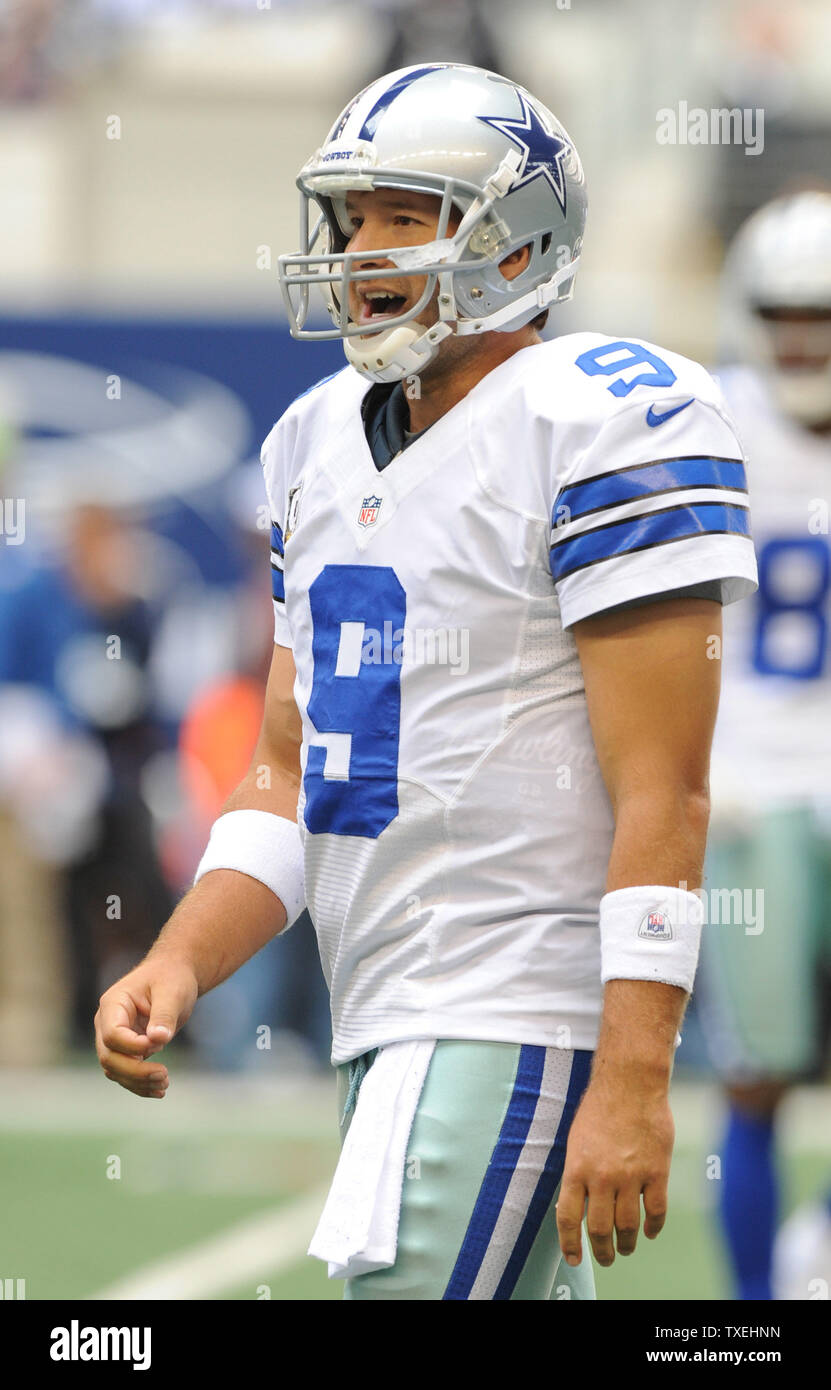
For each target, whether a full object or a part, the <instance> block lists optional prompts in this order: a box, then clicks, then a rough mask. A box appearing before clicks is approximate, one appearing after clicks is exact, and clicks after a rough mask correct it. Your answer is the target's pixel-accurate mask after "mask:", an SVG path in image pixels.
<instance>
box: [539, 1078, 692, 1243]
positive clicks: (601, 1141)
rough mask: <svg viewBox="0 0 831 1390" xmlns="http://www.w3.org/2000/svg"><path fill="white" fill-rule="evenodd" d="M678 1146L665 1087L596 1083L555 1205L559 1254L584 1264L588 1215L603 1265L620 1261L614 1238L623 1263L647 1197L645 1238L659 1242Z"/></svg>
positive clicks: (578, 1120) (576, 1126) (571, 1140)
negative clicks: (675, 1146) (583, 1236)
mask: <svg viewBox="0 0 831 1390" xmlns="http://www.w3.org/2000/svg"><path fill="white" fill-rule="evenodd" d="M674 1140H675V1123H674V1121H673V1118H672V1111H671V1110H670V1107H669V1099H668V1095H667V1091H666V1088H665V1087H664V1086H662V1085H660V1084H655V1085H652V1084H651V1083H640V1082H639V1080H638V1077H637V1076H636V1075H634V1074H632V1072H630V1073H629V1074H628V1075H627V1076H626V1077H623V1076H617V1077H615V1078H612V1077H608V1078H606V1077H604V1079H603V1080H602V1081H601V1080H593V1081H592V1082H590V1084H589V1086H588V1088H587V1090H586V1092H585V1095H584V1096H583V1099H582V1101H581V1103H580V1106H579V1108H578V1111H577V1114H576V1115H575V1117H574V1120H573V1122H572V1125H571V1130H570V1132H569V1137H568V1147H567V1149H566V1162H565V1169H564V1171H563V1178H562V1183H561V1185H560V1195H559V1198H558V1200H557V1230H558V1232H559V1237H560V1248H561V1249H562V1252H563V1256H564V1258H565V1259H566V1260H567V1262H568V1263H569V1264H570V1265H577V1264H579V1263H580V1261H581V1258H582V1243H581V1227H582V1221H583V1213H584V1210H585V1211H586V1228H587V1231H588V1234H589V1239H590V1240H591V1245H592V1251H593V1253H594V1257H595V1259H596V1260H597V1263H598V1264H600V1265H610V1264H612V1263H613V1261H614V1258H615V1245H614V1236H615V1233H616V1234H617V1252H618V1254H619V1255H631V1253H632V1251H633V1250H634V1249H635V1244H636V1241H637V1238H638V1231H639V1229H640V1220H641V1207H640V1203H641V1194H642V1195H643V1207H644V1213H645V1215H644V1225H643V1232H644V1235H645V1236H648V1237H649V1239H650V1240H654V1238H655V1236H657V1235H658V1234H659V1232H660V1231H661V1229H662V1228H663V1225H664V1221H665V1220H666V1212H667V1185H668V1182H669V1167H670V1160H671V1158H672V1146H673V1143H674ZM587 1204H588V1206H587ZM586 1207H587V1210H586Z"/></svg>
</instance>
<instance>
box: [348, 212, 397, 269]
mask: <svg viewBox="0 0 831 1390" xmlns="http://www.w3.org/2000/svg"><path fill="white" fill-rule="evenodd" d="M389 245H390V241H389V239H388V238H387V239H386V240H385V237H384V231H383V229H382V228H378V227H375V228H373V227H371V226H369V227H368V226H367V223H366V222H363V223H361V226H360V227H358V228H357V229H356V231H355V232H354V233H353V235H352V236H351V237H350V238H349V241H348V242H347V246H346V249H347V251H350V252H353V253H355V252H357V254H358V260H357V261H355V262H353V265H354V266H355V269H358V270H360V269H366V270H375V269H378V268H379V267H380V266H389V265H391V264H392V262H391V261H388V260H387V259H386V258H385V257H384V256H379V254H378V252H379V251H381V250H383V248H384V247H385V246H389Z"/></svg>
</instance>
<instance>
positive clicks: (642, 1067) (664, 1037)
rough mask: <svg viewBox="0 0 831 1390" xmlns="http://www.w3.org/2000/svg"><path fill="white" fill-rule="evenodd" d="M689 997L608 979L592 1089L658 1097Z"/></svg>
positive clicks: (647, 983)
mask: <svg viewBox="0 0 831 1390" xmlns="http://www.w3.org/2000/svg"><path fill="white" fill-rule="evenodd" d="M688 999H689V995H688V994H687V993H686V991H685V990H683V989H679V988H678V987H677V986H676V985H665V984H659V983H658V982H657V981H655V980H609V981H608V982H607V984H606V986H605V990H604V994H603V1014H602V1018H601V1023H600V1036H599V1038H598V1042H597V1048H596V1050H595V1055H594V1062H593V1064H592V1084H600V1085H605V1084H606V1083H608V1084H610V1085H625V1086H630V1087H635V1088H637V1089H638V1090H640V1091H647V1092H650V1093H651V1092H655V1093H659V1092H663V1091H666V1088H667V1086H668V1085H669V1080H670V1076H671V1074H672V1064H673V1061H674V1058H675V1040H676V1037H677V1034H678V1030H679V1028H680V1026H681V1022H682V1020H683V1017H684V1010H685V1008H686V1006H687V1000H688Z"/></svg>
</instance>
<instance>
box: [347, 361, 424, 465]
mask: <svg viewBox="0 0 831 1390" xmlns="http://www.w3.org/2000/svg"><path fill="white" fill-rule="evenodd" d="M361 415H362V417H363V422H364V432H365V434H366V439H367V443H368V445H369V449H370V453H371V454H372V459H373V462H374V464H375V467H376V468H377V469H378V470H379V472H380V471H381V470H382V469H384V468H386V466H387V464H388V463H392V460H393V459H394V458H395V457H396V455H397V454H400V453H401V451H402V449H406V448H407V445H408V444H412V442H413V440H414V439H418V438H420V436H421V435H422V434H424V430H418V431H417V433H415V434H412V435H410V437H409V438H407V435H406V430H407V427H408V426H409V423H410V408H409V406H408V405H407V398H406V396H405V395H404V388H403V386H402V385H401V382H400V381H395V382H388V381H382V382H377V383H376V384H375V385H374V386H371V387H370V389H369V390H368V391H367V393H366V395H365V396H364V399H363V401H362V402H361ZM427 428H428V429H429V425H428V426H427Z"/></svg>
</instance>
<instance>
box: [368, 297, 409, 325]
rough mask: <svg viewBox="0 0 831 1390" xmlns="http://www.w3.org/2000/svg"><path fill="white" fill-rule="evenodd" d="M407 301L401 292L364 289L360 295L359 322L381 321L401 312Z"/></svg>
mask: <svg viewBox="0 0 831 1390" xmlns="http://www.w3.org/2000/svg"><path fill="white" fill-rule="evenodd" d="M406 303H407V297H406V295H403V294H393V293H392V291H391V290H365V291H363V293H362V294H361V297H360V312H359V316H358V322H359V323H382V322H383V321H384V319H391V318H395V317H396V316H397V315H398V314H400V313H402V311H403V309H404V306H405V305H406Z"/></svg>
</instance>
